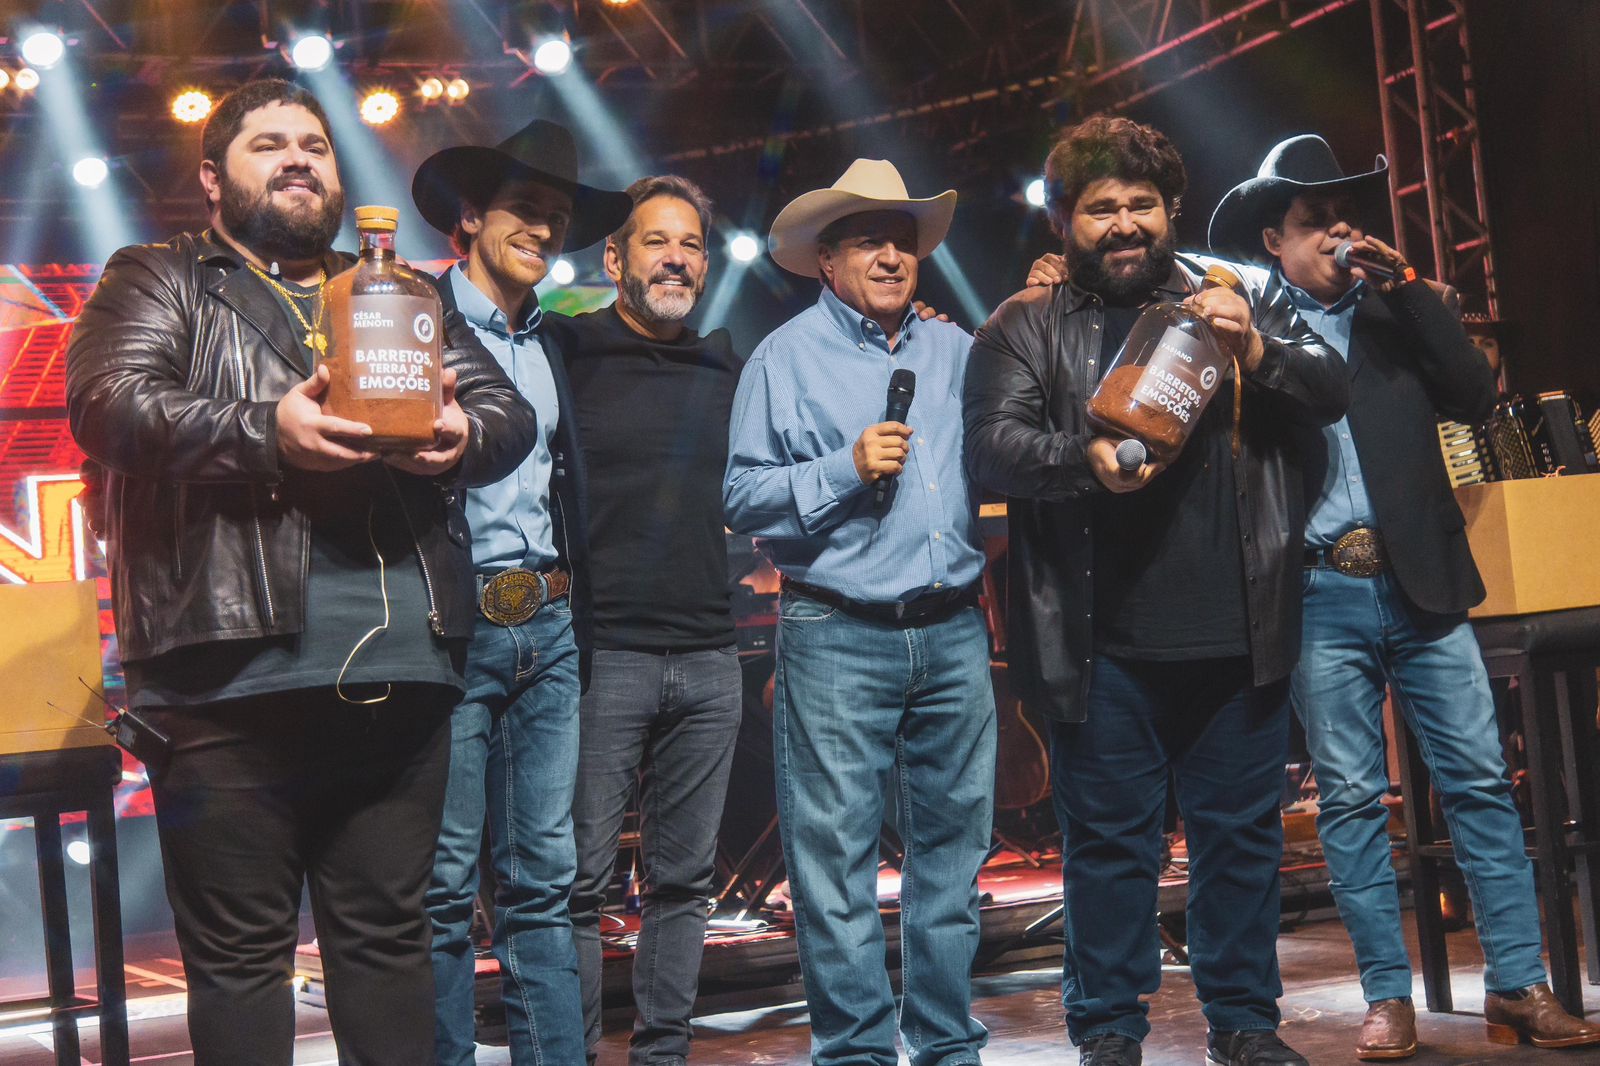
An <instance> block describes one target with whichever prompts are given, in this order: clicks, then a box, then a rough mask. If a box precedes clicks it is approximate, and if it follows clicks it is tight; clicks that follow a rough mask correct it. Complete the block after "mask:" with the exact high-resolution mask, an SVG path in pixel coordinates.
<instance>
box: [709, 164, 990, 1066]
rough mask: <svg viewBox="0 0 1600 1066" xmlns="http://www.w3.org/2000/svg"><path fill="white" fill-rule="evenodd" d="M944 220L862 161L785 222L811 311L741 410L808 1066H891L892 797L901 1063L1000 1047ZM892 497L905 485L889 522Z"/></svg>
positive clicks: (980, 702)
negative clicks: (940, 315) (769, 625)
mask: <svg viewBox="0 0 1600 1066" xmlns="http://www.w3.org/2000/svg"><path fill="white" fill-rule="evenodd" d="M955 200H956V194H955V192H954V191H950V192H945V193H942V194H940V195H939V196H935V197H932V198H929V199H912V198H911V197H910V195H909V194H908V193H907V192H906V188H905V184H904V182H903V181H902V180H901V177H900V175H899V173H898V172H897V171H896V170H895V168H894V167H893V166H892V165H891V164H889V163H887V162H884V161H881V160H866V159H858V160H856V161H855V163H853V164H851V166H850V168H849V169H848V170H847V171H845V174H844V176H843V177H841V178H840V179H839V180H838V181H837V182H836V183H834V185H833V187H832V188H830V189H822V190H817V191H813V192H808V193H806V194H805V195H803V196H801V197H799V198H798V199H796V200H795V201H794V202H792V203H791V204H789V206H787V207H786V208H784V210H783V212H782V213H781V214H779V216H778V218H777V220H776V221H775V222H774V223H773V226H772V236H771V249H772V257H773V258H774V259H775V260H777V262H778V264H779V265H780V266H782V267H784V268H785V269H786V270H790V271H792V272H794V273H796V274H799V275H802V276H804V277H820V278H821V280H822V285H823V289H822V293H821V296H820V297H819V298H818V300H817V303H816V304H815V305H814V306H812V307H811V308H809V309H807V310H806V311H803V312H802V313H801V314H799V315H798V316H796V317H795V318H793V319H791V320H790V321H789V322H787V323H785V324H784V325H783V326H780V327H779V328H778V329H777V330H776V331H774V332H773V333H772V334H771V335H770V336H769V337H767V339H766V340H764V341H763V342H762V343H761V345H760V346H759V347H758V348H757V349H756V352H755V354H754V355H753V356H752V357H751V359H750V362H749V364H748V365H747V366H746V367H745V370H744V373H743V375H742V377H741V378H740V381H739V388H738V392H737V394H736V395H735V398H734V408H733V421H732V426H731V430H730V435H729V458H728V473H727V478H726V482H725V486H724V496H725V501H726V504H727V519H728V523H729V525H730V526H732V527H733V529H734V530H736V531H738V532H741V533H748V534H752V535H755V536H758V537H761V538H764V542H763V547H764V550H765V551H766V552H767V553H768V555H769V556H770V558H771V559H772V562H773V564H774V565H775V566H776V567H777V569H778V570H779V572H780V573H781V574H782V575H783V579H784V590H783V596H782V599H781V605H780V619H779V626H778V663H777V671H776V675H775V690H774V696H773V717H774V723H773V726H774V744H775V757H776V770H777V781H778V813H779V818H780V822H781V825H782V830H783V848H784V857H785V859H786V861H787V863H788V871H789V888H790V893H791V896H792V898H793V901H794V910H795V928H796V932H797V935H798V937H799V945H800V966H801V971H802V973H803V974H804V977H805V986H806V996H807V1000H808V1002H809V1003H810V1007H811V1030H812V1042H811V1047H812V1062H813V1063H816V1064H818V1066H832V1064H843V1063H851V1064H857V1063H863V1062H872V1063H893V1062H894V1061H895V1049H894V1034H895V1023H896V1019H895V1001H894V994H893V992H892V990H891V989H890V986H889V977H888V974H887V973H886V972H885V970H884V938H883V927H882V924H881V922H880V920H879V917H878V878H877V870H878V833H879V829H880V827H881V825H882V823H883V818H884V813H885V807H886V800H887V797H888V795H889V793H890V781H891V777H893V779H894V780H895V787H894V789H893V795H894V798H895V805H894V812H895V821H896V824H897V825H898V827H899V829H900V836H901V838H902V840H903V841H904V843H905V864H904V867H903V869H902V870H901V875H902V884H901V892H900V895H901V899H902V900H904V901H905V904H906V905H905V906H904V908H903V911H902V914H903V919H902V924H901V929H900V935H901V957H902V970H901V972H902V974H903V977H904V993H905V994H904V1001H903V1004H902V1007H901V1010H900V1016H899V1030H900V1034H901V1038H902V1040H903V1041H904V1043H905V1047H906V1053H907V1056H908V1057H909V1058H910V1060H911V1062H912V1063H913V1064H918V1066H921V1064H932V1063H941V1064H945V1066H955V1064H958V1063H961V1064H968V1063H976V1062H978V1061H979V1060H978V1052H979V1049H980V1048H981V1047H982V1046H983V1044H984V1043H985V1041H986V1039H987V1033H986V1032H985V1030H984V1028H983V1026H982V1025H980V1024H979V1023H978V1022H977V1021H976V1020H975V1019H973V1018H972V1017H971V1015H970V1012H969V1006H970V1001H971V990H970V981H969V973H970V970H971V966H972V959H973V954H974V952H975V950H976V948H977V946H978V893H977V874H978V867H979V866H980V865H982V863H983V858H984V854H985V850H986V848H987V845H988V840H989V831H990V816H991V811H992V805H993V786H994V757H995V726H994V698H993V693H992V691H991V689H990V685H989V645H988V638H987V635H986V632H985V629H984V624H983V620H982V617H981V615H980V614H979V612H978V610H977V609H976V602H977V593H976V589H975V583H976V582H977V580H978V578H979V574H980V572H981V569H982V566H983V552H982V550H981V548H980V546H979V542H978V533H977V500H976V497H975V495H974V494H973V492H972V491H971V490H970V489H969V487H968V485H967V482H966V478H965V477H964V475H963V472H962V441H961V411H960V382H961V378H962V374H963V371H964V368H965V364H966V353H967V350H968V345H969V343H970V339H971V338H970V337H969V336H968V335H967V334H966V333H965V332H964V331H963V330H961V329H960V328H958V327H956V326H953V325H950V324H949V323H945V322H938V321H919V320H918V318H917V316H916V314H915V313H914V312H913V311H912V308H911V300H912V294H913V291H914V290H915V289H916V283H917V266H918V260H919V259H920V258H921V257H923V256H926V255H928V254H929V253H931V252H932V251H933V250H934V248H935V247H937V246H938V244H939V242H940V241H942V240H943V239H944V236H945V233H946V232H947V231H948V229H949V226H950V219H951V216H952V214H953V213H954V210H955ZM900 369H906V370H910V371H912V372H913V373H914V374H915V375H916V390H915V391H916V399H915V402H914V403H913V404H912V405H911V409H910V415H909V419H908V421H909V425H908V424H907V423H903V422H898V421H885V420H884V418H883V412H884V409H885V395H886V390H887V387H888V385H889V381H890V377H891V375H892V374H893V373H894V371H896V370H900ZM912 427H915V428H912ZM885 477H895V478H896V481H895V484H894V485H893V486H892V487H891V488H890V490H889V491H888V492H887V493H885V495H884V498H883V502H882V503H881V504H880V503H878V502H877V494H876V492H875V491H874V486H875V485H876V483H877V482H878V481H879V480H880V479H883V478H885ZM913 901H914V906H913V905H912V904H913Z"/></svg>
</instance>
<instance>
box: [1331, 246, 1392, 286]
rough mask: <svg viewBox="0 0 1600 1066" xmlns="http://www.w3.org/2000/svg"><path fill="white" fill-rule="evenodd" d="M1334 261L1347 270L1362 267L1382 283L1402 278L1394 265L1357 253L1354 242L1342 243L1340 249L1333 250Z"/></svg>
mask: <svg viewBox="0 0 1600 1066" xmlns="http://www.w3.org/2000/svg"><path fill="white" fill-rule="evenodd" d="M1333 261H1334V262H1335V263H1338V264H1339V265H1340V266H1342V267H1344V269H1346V270H1349V269H1350V268H1351V267H1360V268H1361V269H1362V270H1365V271H1366V272H1367V273H1368V274H1370V275H1372V276H1373V277H1375V278H1378V279H1380V280H1382V281H1393V280H1394V279H1395V278H1398V277H1399V276H1400V271H1398V270H1396V269H1395V267H1394V266H1393V264H1390V263H1385V262H1384V261H1383V260H1381V259H1373V258H1372V257H1370V256H1365V255H1362V254H1361V253H1360V252H1358V251H1355V242H1354V241H1342V242H1341V243H1340V244H1339V247H1337V248H1335V249H1334V250H1333Z"/></svg>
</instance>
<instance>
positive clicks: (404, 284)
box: [322, 207, 444, 451]
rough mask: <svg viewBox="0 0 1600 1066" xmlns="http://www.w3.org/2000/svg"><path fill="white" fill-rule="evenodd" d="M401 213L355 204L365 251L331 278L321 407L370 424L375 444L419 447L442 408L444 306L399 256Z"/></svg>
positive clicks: (326, 299)
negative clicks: (396, 243)
mask: <svg viewBox="0 0 1600 1066" xmlns="http://www.w3.org/2000/svg"><path fill="white" fill-rule="evenodd" d="M399 222H400V212H399V211H398V210H396V209H395V208H392V207H358V208H356V229H357V231H358V232H359V233H360V234H361V258H360V259H359V260H358V261H357V262H356V264H355V265H354V266H352V267H351V268H350V269H349V270H346V271H345V272H344V273H342V274H338V275H336V276H335V277H333V278H330V279H329V280H328V283H327V289H326V291H325V293H324V296H323V299H324V303H325V305H326V307H327V316H328V325H329V328H330V329H331V331H332V334H333V337H332V343H331V345H330V346H329V348H328V350H327V352H326V354H325V355H324V357H323V360H322V361H323V362H324V363H326V364H327V366H328V370H329V372H330V374H331V378H330V380H329V383H328V395H327V398H326V399H325V400H324V401H323V404H322V408H323V410H324V411H325V412H327V413H328V414H331V415H337V416H338V417H340V418H348V419H350V420H352V421H355V422H365V423H366V424H367V425H369V426H371V427H372V437H371V443H372V446H373V447H376V448H379V449H383V450H386V451H416V450H419V449H421V448H426V447H428V446H429V445H431V444H433V442H434V439H435V435H434V431H433V424H434V422H435V421H437V420H438V418H439V416H440V413H441V411H442V410H443V390H442V388H441V383H440V378H439V375H440V371H441V369H442V365H441V364H442V348H443V345H442V342H441V340H440V333H441V331H442V330H443V326H444V314H443V308H442V307H441V306H440V303H439V294H438V292H437V291H435V289H434V287H433V286H432V285H431V284H430V283H429V282H428V281H427V280H426V279H424V278H423V277H422V275H421V274H419V273H417V272H416V271H415V270H412V269H411V268H410V267H407V266H402V265H401V264H399V263H397V262H395V258H394V235H395V228H396V227H397V226H398V225H399Z"/></svg>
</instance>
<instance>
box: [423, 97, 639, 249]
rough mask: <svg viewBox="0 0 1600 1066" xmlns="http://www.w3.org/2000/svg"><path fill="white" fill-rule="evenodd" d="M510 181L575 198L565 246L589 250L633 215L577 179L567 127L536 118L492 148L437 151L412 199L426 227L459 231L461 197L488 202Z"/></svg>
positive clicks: (620, 200)
mask: <svg viewBox="0 0 1600 1066" xmlns="http://www.w3.org/2000/svg"><path fill="white" fill-rule="evenodd" d="M507 181H537V182H539V183H540V184H541V185H548V186H549V187H550V188H552V189H558V190H560V191H561V192H564V193H566V194H567V195H569V196H571V197H572V224H571V225H570V226H569V227H568V229H567V239H566V245H565V247H566V248H567V249H568V250H569V251H576V250H577V249H579V248H586V247H588V246H589V245H591V244H593V243H594V242H595V241H598V240H600V239H601V238H602V237H605V236H607V235H609V234H611V233H614V232H615V231H616V230H617V229H618V228H620V227H621V226H622V224H623V223H624V222H626V221H627V220H628V215H629V213H630V212H632V211H633V198H632V197H630V196H629V195H628V194H627V193H624V192H610V191H608V190H606V189H596V188H593V187H592V186H589V185H584V184H582V183H581V182H579V181H578V146H577V144H576V143H575V142H574V141H573V139H572V134H571V133H570V132H568V130H567V128H566V127H565V126H558V125H557V124H556V123H554V122H547V121H545V120H544V119H542V118H536V119H534V120H533V121H532V122H530V123H528V124H527V125H526V126H524V127H522V128H521V129H520V130H518V131H517V132H516V133H513V134H512V135H511V136H509V137H507V138H506V139H505V140H503V141H501V142H500V143H499V144H497V145H495V146H494V147H493V148H488V147H485V146H483V145H478V144H462V145H457V146H455V147H454V148H445V149H443V150H442V151H438V152H435V153H433V155H431V156H429V157H428V158H427V159H425V160H424V161H423V163H422V166H420V167H418V168H417V176H416V177H415V178H413V179H412V181H411V199H412V200H413V201H414V202H415V203H416V205H417V210H418V211H419V212H421V214H422V217H423V218H424V219H426V220H427V223H428V225H430V226H432V227H433V228H434V229H436V230H438V231H439V232H441V233H453V232H455V228H456V223H457V222H458V221H460V219H461V201H462V200H463V199H465V200H468V201H471V202H476V203H479V204H481V203H484V202H486V201H488V199H489V198H490V197H491V196H493V195H494V192H495V190H496V189H498V188H499V187H500V186H501V185H503V184H505V183H506V182H507Z"/></svg>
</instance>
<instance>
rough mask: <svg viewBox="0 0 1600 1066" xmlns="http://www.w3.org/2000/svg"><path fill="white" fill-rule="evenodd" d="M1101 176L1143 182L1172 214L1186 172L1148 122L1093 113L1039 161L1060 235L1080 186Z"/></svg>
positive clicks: (1185, 183) (1174, 151)
mask: <svg viewBox="0 0 1600 1066" xmlns="http://www.w3.org/2000/svg"><path fill="white" fill-rule="evenodd" d="M1102 178H1117V179H1120V180H1122V181H1126V182H1138V181H1148V182H1149V183H1150V184H1152V185H1154V186H1155V187H1156V191H1158V192H1159V193H1161V198H1162V199H1163V200H1165V201H1166V207H1167V213H1168V214H1170V215H1176V214H1177V213H1178V205H1179V202H1180V201H1181V200H1182V199H1183V193H1184V190H1185V189H1187V188H1188V187H1189V175H1188V173H1187V172H1186V171H1185V170H1184V169H1183V157H1182V156H1180V155H1179V154H1178V149H1177V147H1176V146H1174V145H1173V143H1172V142H1171V141H1170V140H1168V139H1167V135H1166V134H1164V133H1162V132H1161V131H1160V130H1158V129H1156V128H1154V127H1153V126H1145V125H1141V124H1140V123H1137V122H1134V121H1133V120H1132V119H1127V118H1110V117H1107V116H1105V115H1096V116H1095V117H1094V118H1091V119H1086V120H1084V121H1083V122H1080V123H1078V124H1077V125H1076V126H1073V127H1071V128H1070V129H1068V130H1067V131H1066V132H1064V133H1063V134H1062V135H1061V139H1060V140H1059V141H1057V142H1056V145H1055V147H1054V148H1052V149H1050V155H1049V156H1048V157H1046V159H1045V161H1044V183H1045V185H1044V187H1045V202H1046V204H1047V205H1048V206H1049V209H1050V220H1051V221H1052V222H1053V223H1055V225H1056V228H1057V229H1058V230H1059V231H1060V232H1062V233H1063V234H1065V233H1066V232H1067V230H1068V228H1069V220H1070V219H1071V217H1072V211H1073V209H1074V208H1075V207H1077V205H1078V197H1080V196H1082V195H1083V190H1085V189H1087V188H1088V187H1089V186H1090V185H1093V184H1094V183H1095V182H1097V181H1099V180H1100V179H1102Z"/></svg>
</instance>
